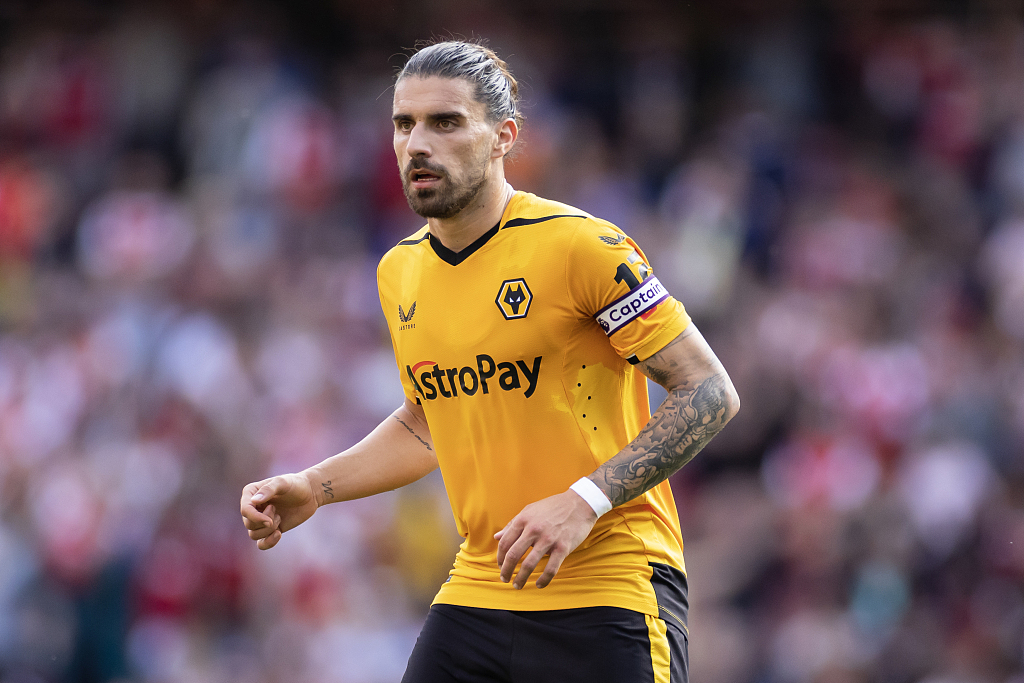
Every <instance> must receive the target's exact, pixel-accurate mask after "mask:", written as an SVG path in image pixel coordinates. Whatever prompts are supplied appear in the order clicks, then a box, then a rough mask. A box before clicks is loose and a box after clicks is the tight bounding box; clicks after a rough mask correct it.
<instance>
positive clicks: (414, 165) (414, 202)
mask: <svg viewBox="0 0 1024 683" xmlns="http://www.w3.org/2000/svg"><path fill="white" fill-rule="evenodd" d="M413 170H423V171H430V172H431V173H434V174H436V175H437V176H438V181H437V183H436V184H437V186H436V187H428V188H424V189H417V188H414V187H412V181H410V180H409V172H410V171H413ZM486 183H487V164H486V162H484V163H481V164H480V165H479V166H477V167H476V168H475V169H471V172H470V174H469V176H468V177H467V178H466V179H465V180H464V181H461V182H460V181H458V180H455V179H453V178H452V176H451V175H449V174H448V172H447V171H446V170H445V168H444V167H443V166H435V165H433V164H431V163H430V162H428V161H426V160H424V159H413V160H412V161H410V162H409V165H408V166H406V168H405V173H403V174H402V190H403V191H404V192H405V199H406V201H408V202H409V208H410V209H412V210H413V211H415V212H416V213H417V214H419V215H420V216H422V217H423V218H442V219H443V218H452V217H454V216H456V215H457V214H458V213H459V212H460V211H462V210H463V209H464V208H466V207H467V206H469V203H470V202H472V201H473V199H474V198H476V196H477V195H479V194H480V191H481V190H482V189H483V187H484V185H485V184H486Z"/></svg>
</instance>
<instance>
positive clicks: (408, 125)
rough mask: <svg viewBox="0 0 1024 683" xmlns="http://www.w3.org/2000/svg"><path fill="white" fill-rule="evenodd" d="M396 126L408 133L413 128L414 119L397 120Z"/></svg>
mask: <svg viewBox="0 0 1024 683" xmlns="http://www.w3.org/2000/svg"><path fill="white" fill-rule="evenodd" d="M395 128H397V129H398V130H400V131H402V132H403V133H408V132H409V131H410V130H412V121H397V122H396V123H395Z"/></svg>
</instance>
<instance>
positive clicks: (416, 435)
mask: <svg viewBox="0 0 1024 683" xmlns="http://www.w3.org/2000/svg"><path fill="white" fill-rule="evenodd" d="M391 417H393V418H395V419H396V420H398V422H399V423H401V425H402V426H403V427H405V428H406V429H408V430H409V433H410V434H412V435H413V436H415V437H416V440H417V441H419V442H420V443H421V444H423V445H424V446H426V447H427V450H428V451H432V450H434V449H433V448H431V447H430V444H429V443H427V442H426V441H424V440H423V439H421V438H420V435H419V434H417V433H416V432H414V431H413V430H412V427H410V426H409V425H407V424H405V421H404V420H403V419H402V418H400V417H398V416H397V415H392V416H391Z"/></svg>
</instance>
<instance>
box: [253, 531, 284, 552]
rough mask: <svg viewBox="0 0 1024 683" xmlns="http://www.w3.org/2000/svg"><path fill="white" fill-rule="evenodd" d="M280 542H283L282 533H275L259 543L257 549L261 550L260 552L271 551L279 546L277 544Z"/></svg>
mask: <svg viewBox="0 0 1024 683" xmlns="http://www.w3.org/2000/svg"><path fill="white" fill-rule="evenodd" d="M280 540H281V532H280V531H275V532H274V533H272V534H271V535H269V536H267V537H266V538H264V539H263V540H261V541H259V542H257V543H256V547H257V548H259V549H260V550H270V549H271V548H273V547H274V546H275V545H277V542H278V541H280Z"/></svg>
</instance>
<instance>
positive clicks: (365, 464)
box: [241, 399, 437, 550]
mask: <svg viewBox="0 0 1024 683" xmlns="http://www.w3.org/2000/svg"><path fill="white" fill-rule="evenodd" d="M436 468H437V458H436V456H435V453H434V445H433V441H432V440H431V438H430V429H429V428H428V427H427V419H426V416H425V415H424V413H423V408H422V407H421V406H419V405H416V404H415V403H413V402H411V401H409V400H408V399H406V401H405V403H404V404H403V405H402V406H401V407H400V408H399V409H398V410H396V411H395V412H393V413H392V414H391V415H389V416H388V418H387V419H385V420H384V421H383V422H381V423H380V425H378V426H377V428H376V429H374V430H373V431H372V432H370V433H369V434H368V435H367V436H366V438H364V439H363V440H362V441H360V442H359V443H357V444H356V445H355V446H352V448H349V449H348V450H346V451H343V452H341V453H339V454H338V455H335V456H332V457H330V458H327V459H326V460H324V461H323V462H321V463H319V464H318V465H314V466H313V467H310V468H308V469H306V470H303V471H302V472H298V473H295V474H285V475H280V476H277V477H271V478H270V479H264V480H263V481H257V482H253V483H251V484H249V485H247V486H246V487H245V488H243V489H242V501H241V511H242V521H243V522H244V524H245V528H246V529H248V530H249V538H251V539H252V540H254V541H256V546H257V547H258V548H259V549H260V550H267V549H269V548H273V547H274V546H275V545H277V542H278V541H280V540H281V534H282V533H284V532H285V531H288V530H289V529H294V528H295V527H297V526H298V525H300V524H302V523H303V522H305V521H306V520H307V519H309V518H310V517H312V516H313V513H314V512H316V510H317V508H319V507H320V506H321V505H326V504H327V503H335V502H338V501H341V500H353V499H355V498H364V497H366V496H372V495H373V494H375V493H382V492H384V491H391V490H393V489H396V488H399V487H400V486H405V485H406V484H411V483H412V482H414V481H416V480H417V479H420V478H422V477H424V476H426V475H427V474H429V473H430V472H432V471H434V470H435V469H436Z"/></svg>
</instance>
